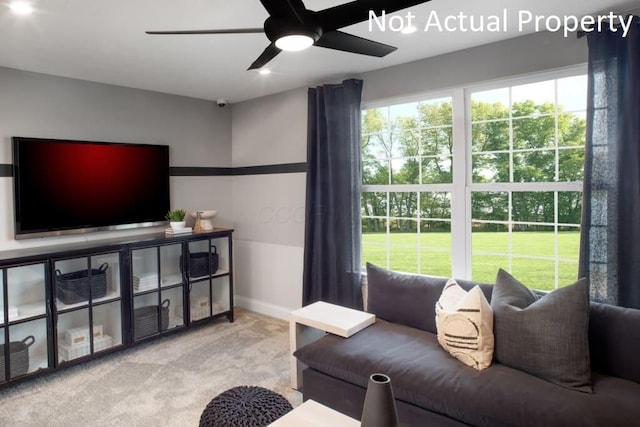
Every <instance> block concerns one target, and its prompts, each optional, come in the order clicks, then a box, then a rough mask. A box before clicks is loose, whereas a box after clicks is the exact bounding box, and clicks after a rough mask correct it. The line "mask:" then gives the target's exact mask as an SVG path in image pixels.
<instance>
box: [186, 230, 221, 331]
mask: <svg viewBox="0 0 640 427" xmlns="http://www.w3.org/2000/svg"><path fill="white" fill-rule="evenodd" d="M229 266H230V259H229V239H227V238H226V237H221V238H213V239H203V240H197V241H192V242H189V264H188V266H187V270H188V272H189V313H190V316H189V320H190V321H191V322H196V321H198V320H202V319H206V318H210V317H212V316H216V315H218V314H221V313H229V312H230V307H231V299H230V296H229V293H230V289H231V287H230V273H229V272H230V268H229Z"/></svg>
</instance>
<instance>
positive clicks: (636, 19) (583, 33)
mask: <svg viewBox="0 0 640 427" xmlns="http://www.w3.org/2000/svg"><path fill="white" fill-rule="evenodd" d="M629 16H633V22H632V23H634V24H636V25H639V24H640V17H638V15H627V17H629ZM605 22H606V23H607V25H608V24H609V21H605ZM594 26H595V25H591V26H590V27H589V29H592V28H593V27H594ZM615 28H616V29H617V28H620V24H618V25H616V26H615ZM590 32H592V31H582V30H580V31H578V38H579V39H581V38H583V37H584V36H586V35H587V34H589V33H590Z"/></svg>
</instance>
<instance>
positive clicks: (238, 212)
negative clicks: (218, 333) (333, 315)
mask: <svg viewBox="0 0 640 427" xmlns="http://www.w3.org/2000/svg"><path fill="white" fill-rule="evenodd" d="M586 60H587V47H586V40H584V39H583V40H577V39H576V38H575V37H570V38H567V39H565V38H563V37H562V35H561V34H555V33H537V34H533V35H529V36H523V37H519V38H515V39H511V40H506V41H503V42H498V43H493V44H490V45H484V46H480V47H476V48H472V49H467V50H463V51H459V52H454V53H451V54H446V55H441V56H438V57H434V58H428V59H425V60H422V61H417V62H413V63H409V64H404V65H399V66H395V67H391V68H386V69H383V70H378V71H372V72H368V73H364V74H362V75H359V76H357V77H359V78H361V79H363V80H364V92H363V101H364V102H372V101H378V100H383V99H393V98H400V97H403V96H410V95H415V94H419V93H426V92H429V91H437V90H442V89H447V88H452V87H459V86H463V85H467V84H473V83H480V82H486V81H491V80H495V79H502V78H506V77H512V76H517V75H523V74H528V73H534V72H539V71H546V70H551V69H555V68H562V67H567V66H572V65H576V64H581V63H584V62H586ZM306 110H307V109H306V89H297V90H293V91H289V92H286V93H282V94H277V95H273V96H268V97H264V98H260V99H255V100H250V101H246V102H243V103H241V104H237V105H235V106H234V108H233V161H234V165H243V166H244V165H256V164H268V163H285V162H300V161H304V159H305V156H306V154H305V153H306V114H307V113H306ZM304 175H305V174H282V175H271V176H254V177H234V182H233V184H234V188H233V213H234V219H235V223H236V230H237V235H236V238H237V239H238V240H239V241H238V244H237V246H236V247H237V250H236V266H237V267H238V269H237V270H236V271H237V272H238V273H237V275H236V284H237V286H236V293H237V294H238V297H239V298H238V302H239V303H240V304H242V305H245V306H247V307H250V308H252V309H255V310H258V311H262V312H264V313H267V314H271V315H276V316H281V317H284V318H286V316H287V313H288V311H289V310H291V309H295V308H298V307H300V305H301V300H302V259H303V258H302V257H303V252H304V250H303V246H304V200H305V182H304V181H305V176H304ZM273 212H278V213H279V214H280V216H273V215H271V214H272V213H273Z"/></svg>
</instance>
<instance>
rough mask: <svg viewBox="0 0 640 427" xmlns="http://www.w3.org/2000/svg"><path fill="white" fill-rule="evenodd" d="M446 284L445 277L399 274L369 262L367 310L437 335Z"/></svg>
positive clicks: (378, 315) (385, 318) (377, 315)
mask: <svg viewBox="0 0 640 427" xmlns="http://www.w3.org/2000/svg"><path fill="white" fill-rule="evenodd" d="M446 283H447V279H445V278H441V277H430V276H420V275H417V274H406V273H397V272H395V271H390V270H385V269H384V268H381V267H377V266H375V265H373V264H371V263H367V287H368V294H369V296H368V298H367V311H368V312H369V313H373V314H375V315H376V317H379V318H380V319H384V320H386V321H388V322H393V323H400V324H402V325H406V326H411V327H414V328H418V329H422V330H423V331H427V332H431V333H434V334H435V333H437V330H436V320H435V317H436V313H435V305H436V302H437V301H438V298H440V295H441V294H442V289H443V288H444V285H445V284H446Z"/></svg>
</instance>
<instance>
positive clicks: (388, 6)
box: [146, 0, 430, 70]
mask: <svg viewBox="0 0 640 427" xmlns="http://www.w3.org/2000/svg"><path fill="white" fill-rule="evenodd" d="M428 1H430V0H358V1H352V2H349V3H345V4H341V5H338V6H334V7H330V8H328V9H324V10H321V11H318V12H314V11H311V10H309V9H307V8H306V7H305V5H304V3H303V2H302V0H260V2H261V3H262V5H263V6H264V8H265V9H266V10H267V12H268V13H269V17H268V18H267V20H266V21H264V27H263V28H229V29H222V30H186V31H147V32H146V33H147V34H252V33H265V34H266V36H267V38H268V39H269V41H270V42H271V44H269V46H268V47H267V48H266V49H265V50H264V52H262V54H261V55H260V56H259V57H258V59H256V60H255V61H254V62H253V64H251V66H250V67H249V70H254V69H257V68H262V67H263V66H265V65H266V64H267V63H268V62H269V61H271V60H272V59H273V58H275V57H276V55H278V54H279V53H280V52H282V51H283V50H285V51H295V50H302V49H305V48H307V47H309V46H311V45H314V46H320V47H325V48H328V49H335V50H341V51H344V52H352V53H359V54H362V55H368V56H376V57H383V56H386V55H388V54H390V53H391V52H393V51H394V50H396V49H397V48H396V47H393V46H389V45H386V44H383V43H378V42H375V41H373V40H369V39H365V38H362V37H358V36H354V35H352V34H348V33H345V32H342V31H338V30H339V29H340V28H343V27H348V26H349V25H353V24H357V23H359V22H363V21H366V20H367V19H369V11H373V12H375V13H376V15H377V16H379V15H380V14H381V13H382V11H383V10H384V11H386V13H393V12H396V11H398V10H402V9H406V8H408V7H411V6H415V5H417V4H421V3H426V2H428Z"/></svg>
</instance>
